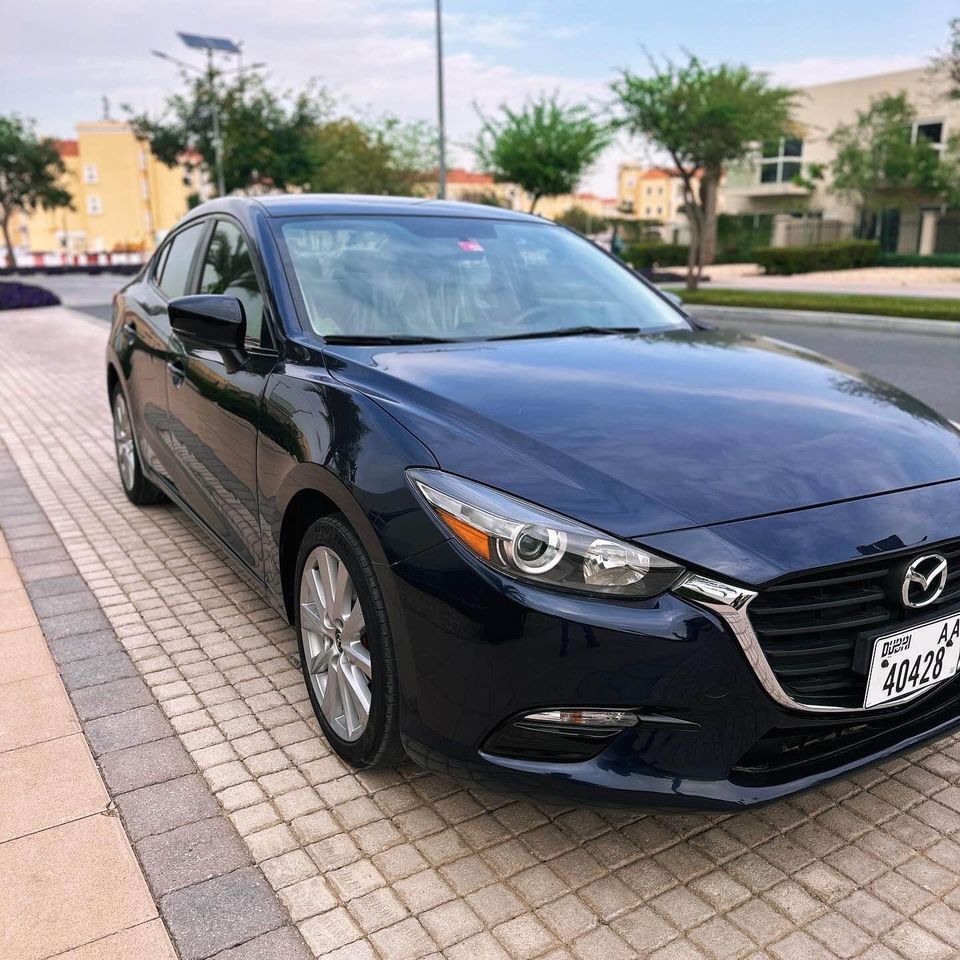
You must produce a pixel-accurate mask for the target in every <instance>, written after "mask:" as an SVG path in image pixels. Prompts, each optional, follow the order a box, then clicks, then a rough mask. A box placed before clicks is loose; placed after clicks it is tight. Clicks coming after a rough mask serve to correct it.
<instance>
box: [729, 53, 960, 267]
mask: <svg viewBox="0 0 960 960" xmlns="http://www.w3.org/2000/svg"><path fill="white" fill-rule="evenodd" d="M901 91H904V92H906V94H907V95H908V97H909V99H910V102H911V103H912V104H913V106H914V108H915V109H916V112H917V120H916V123H915V124H914V125H913V130H912V131H911V135H912V136H913V137H914V138H917V137H926V138H927V139H928V140H929V141H930V142H931V143H932V144H933V145H934V147H935V148H936V149H942V145H943V144H945V143H946V141H947V138H948V137H949V135H950V134H951V133H955V132H957V131H960V102H958V101H951V100H948V99H947V97H946V96H945V94H944V89H943V84H942V83H940V82H938V81H937V79H936V78H935V77H933V76H931V74H930V72H929V71H928V70H927V69H924V68H920V69H916V70H901V71H898V72H896V73H884V74H878V75H876V76H871V77H858V78H856V79H853V80H842V81H838V82H835V83H824V84H818V85H816V86H810V87H806V88H804V89H803V91H802V94H803V95H802V97H801V99H800V102H799V105H798V110H797V120H798V121H799V129H798V131H797V136H796V137H793V138H785V139H783V140H780V141H778V142H777V143H769V144H765V145H763V147H762V148H760V149H758V150H757V152H756V154H755V156H754V157H752V158H751V159H750V160H749V161H748V162H747V163H744V164H742V165H740V166H738V167H736V168H733V169H731V170H729V171H727V175H726V177H725V179H724V182H723V184H722V186H721V198H722V200H723V205H724V209H725V211H726V212H728V213H747V214H749V213H755V214H779V215H780V216H777V217H775V220H774V231H773V237H772V242H773V243H774V244H775V245H778V246H780V245H785V244H792V243H804V242H806V243H809V242H817V241H820V240H834V239H840V238H843V237H846V236H850V235H852V233H853V231H854V228H855V226H856V225H858V223H859V219H860V211H859V210H858V209H857V206H856V204H855V202H853V201H852V200H850V199H848V198H844V197H841V196H838V195H837V194H835V193H834V192H832V191H831V189H830V179H829V169H828V173H827V177H826V179H825V180H824V181H823V182H822V183H820V184H819V185H818V186H817V188H816V189H815V190H813V191H812V192H811V191H809V190H807V189H805V188H804V187H801V186H797V185H796V184H795V183H793V182H792V181H793V178H794V177H795V176H796V175H797V174H801V173H803V172H805V171H807V170H808V169H809V167H810V165H811V164H825V165H827V167H828V168H829V165H830V163H831V162H832V161H833V159H834V151H833V148H832V147H831V145H830V143H829V137H830V134H831V133H832V132H833V131H834V130H835V129H836V128H837V126H839V125H840V124H847V123H853V122H854V121H855V120H856V115H857V112H858V111H863V110H866V109H867V108H868V107H869V106H870V103H871V101H872V100H874V99H876V98H878V97H881V96H884V95H887V94H897V93H900V92H901ZM957 220H958V218H957V216H956V214H953V213H950V212H948V211H946V210H944V209H943V208H942V207H941V206H939V205H937V204H936V203H931V204H928V205H924V204H922V203H918V204H917V205H915V206H913V207H904V208H902V209H891V210H888V211H884V212H883V214H882V216H881V217H879V218H878V222H877V223H876V224H874V225H873V227H874V230H873V232H874V234H875V235H876V236H877V237H878V238H879V239H880V241H881V245H882V246H883V247H884V248H885V249H887V250H896V251H899V252H901V253H918V252H919V253H924V254H926V253H933V252H935V251H939V250H944V249H950V250H956V249H957V245H956V239H957V231H958V223H957ZM868 228H869V226H868Z"/></svg>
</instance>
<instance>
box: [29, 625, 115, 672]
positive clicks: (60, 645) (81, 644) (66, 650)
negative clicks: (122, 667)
mask: <svg viewBox="0 0 960 960" xmlns="http://www.w3.org/2000/svg"><path fill="white" fill-rule="evenodd" d="M47 646H48V647H49V648H50V653H51V654H52V655H53V659H54V660H56V662H57V663H58V664H65V663H70V662H71V661H73V660H85V659H86V658H87V657H99V656H103V655H104V654H110V653H119V652H120V651H121V650H123V647H122V646H121V645H120V643H119V642H118V641H117V638H116V636H115V634H114V632H113V631H112V630H99V631H97V632H96V633H84V634H81V635H80V636H78V637H64V638H63V639H62V640H49V641H48V642H47Z"/></svg>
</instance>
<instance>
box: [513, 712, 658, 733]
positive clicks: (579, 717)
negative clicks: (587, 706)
mask: <svg viewBox="0 0 960 960" xmlns="http://www.w3.org/2000/svg"><path fill="white" fill-rule="evenodd" d="M523 719H524V720H526V721H532V722H534V723H556V724H562V725H566V726H571V727H603V728H616V729H618V730H622V729H624V727H635V726H636V725H637V723H638V722H639V721H638V719H637V715H636V714H635V713H631V712H630V711H629V710H580V709H576V710H575V709H568V708H563V709H558V710H538V711H537V712H536V713H528V714H527V715H526V716H525V717H524V718H523Z"/></svg>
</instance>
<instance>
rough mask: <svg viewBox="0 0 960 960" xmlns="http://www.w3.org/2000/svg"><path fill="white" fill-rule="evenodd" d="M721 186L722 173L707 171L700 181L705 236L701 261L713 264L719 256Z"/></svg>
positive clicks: (701, 247) (702, 241) (701, 243)
mask: <svg viewBox="0 0 960 960" xmlns="http://www.w3.org/2000/svg"><path fill="white" fill-rule="evenodd" d="M719 184H720V171H719V170H713V169H707V170H704V172H703V177H702V178H701V180H700V206H701V208H702V209H703V235H702V240H701V242H700V249H701V250H702V252H703V257H702V259H701V261H700V264H701V267H702V266H703V265H704V264H711V263H713V261H714V260H715V259H716V256H717V188H718V186H719Z"/></svg>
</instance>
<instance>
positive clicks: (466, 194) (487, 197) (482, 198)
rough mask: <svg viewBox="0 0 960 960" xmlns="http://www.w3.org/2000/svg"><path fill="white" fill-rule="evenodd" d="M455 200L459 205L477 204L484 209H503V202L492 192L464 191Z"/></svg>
mask: <svg viewBox="0 0 960 960" xmlns="http://www.w3.org/2000/svg"><path fill="white" fill-rule="evenodd" d="M457 199H458V200H459V201H460V202H461V203H479V204H481V205H482V206H484V207H504V206H506V205H507V202H506V201H505V200H501V199H500V197H499V196H497V194H496V193H495V192H494V191H493V190H464V191H463V193H461V194H460V196H459V197H457Z"/></svg>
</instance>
